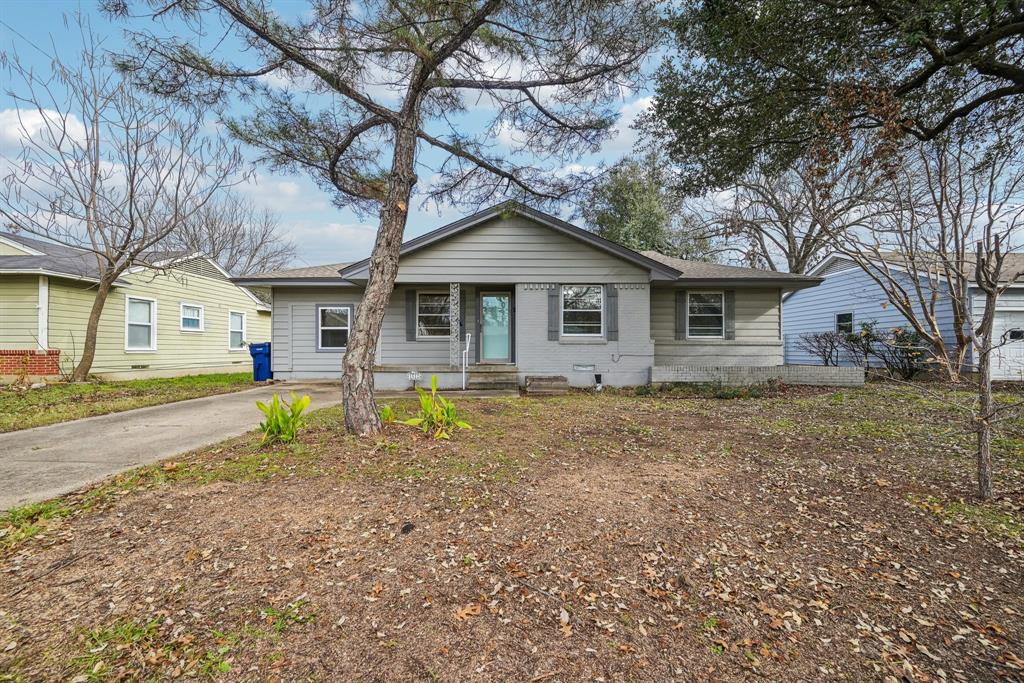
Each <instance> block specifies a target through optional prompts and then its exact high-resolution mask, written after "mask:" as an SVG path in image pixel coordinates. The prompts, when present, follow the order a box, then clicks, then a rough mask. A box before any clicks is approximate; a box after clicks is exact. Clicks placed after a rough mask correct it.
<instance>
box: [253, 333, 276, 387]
mask: <svg viewBox="0 0 1024 683" xmlns="http://www.w3.org/2000/svg"><path fill="white" fill-rule="evenodd" d="M249 355H250V356H252V381H254V382H266V381H267V380H268V379H273V378H274V373H273V372H271V370H270V342H263V343H261V344H249Z"/></svg>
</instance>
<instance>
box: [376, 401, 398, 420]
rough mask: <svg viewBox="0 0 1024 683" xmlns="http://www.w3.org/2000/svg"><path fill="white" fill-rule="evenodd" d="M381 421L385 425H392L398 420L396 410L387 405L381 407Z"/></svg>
mask: <svg viewBox="0 0 1024 683" xmlns="http://www.w3.org/2000/svg"><path fill="white" fill-rule="evenodd" d="M380 419H381V422H383V423H384V424H391V423H392V422H394V421H395V420H397V419H398V418H397V417H396V416H395V409H394V408H392V407H391V406H390V405H388V404H386V403H385V404H384V405H382V406H381V407H380Z"/></svg>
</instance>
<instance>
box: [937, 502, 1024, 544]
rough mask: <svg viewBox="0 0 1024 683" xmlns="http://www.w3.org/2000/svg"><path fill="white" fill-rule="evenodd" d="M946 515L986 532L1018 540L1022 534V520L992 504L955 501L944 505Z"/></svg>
mask: <svg viewBox="0 0 1024 683" xmlns="http://www.w3.org/2000/svg"><path fill="white" fill-rule="evenodd" d="M945 509H946V513H947V514H950V515H956V516H958V517H961V518H963V519H965V520H967V521H968V522H970V523H971V524H974V525H976V526H979V527H981V528H983V529H985V530H986V531H988V532H990V533H994V534H998V535H1001V536H1009V537H1010V538H1020V537H1021V533H1024V520H1022V519H1021V518H1020V517H1019V516H1017V515H1014V514H1013V513H1011V512H1008V511H1006V510H1000V509H998V508H997V507H995V506H994V505H992V504H983V505H975V504H973V503H965V502H963V501H956V502H953V503H950V504H948V505H946V508H945Z"/></svg>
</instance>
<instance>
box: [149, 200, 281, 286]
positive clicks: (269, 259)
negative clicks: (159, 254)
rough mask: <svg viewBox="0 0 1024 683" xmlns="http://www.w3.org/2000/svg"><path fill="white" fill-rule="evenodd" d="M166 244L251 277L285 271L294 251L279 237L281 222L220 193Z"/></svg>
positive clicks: (231, 271)
mask: <svg viewBox="0 0 1024 683" xmlns="http://www.w3.org/2000/svg"><path fill="white" fill-rule="evenodd" d="M168 243H169V244H171V245H173V246H175V247H176V248H179V249H182V250H185V251H198V252H201V253H203V254H205V255H207V256H209V257H210V258H212V259H213V260H214V261H216V262H217V263H219V264H220V265H221V267H223V268H224V269H225V270H227V271H228V272H229V273H231V274H232V275H251V274H253V273H260V272H266V271H270V270H277V269H278V268H284V267H285V266H287V265H288V264H289V263H290V262H291V261H292V259H294V258H295V252H296V247H295V243H294V242H292V241H291V240H289V239H287V238H285V237H282V235H281V225H280V218H279V217H278V215H277V214H275V213H274V212H273V211H271V210H269V209H263V210H258V209H255V208H253V207H252V205H250V204H248V203H247V202H245V201H244V200H242V199H241V198H240V197H238V196H236V195H234V194H232V193H229V192H223V193H221V194H220V195H219V196H218V197H217V198H216V199H215V200H213V201H210V202H208V203H207V204H206V205H205V206H203V207H202V209H200V210H199V211H197V212H196V213H195V214H194V215H193V216H192V217H191V218H190V219H189V220H188V221H186V222H185V223H184V224H183V225H181V226H180V227H179V228H178V229H177V230H175V231H174V232H173V233H172V234H171V235H170V237H169V238H168Z"/></svg>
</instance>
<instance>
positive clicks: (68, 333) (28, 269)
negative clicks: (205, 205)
mask: <svg viewBox="0 0 1024 683" xmlns="http://www.w3.org/2000/svg"><path fill="white" fill-rule="evenodd" d="M150 260H151V261H154V263H155V265H156V266H159V267H158V268H150V267H138V268H133V269H131V270H130V271H128V272H126V273H125V274H124V275H122V276H121V278H120V279H119V280H118V281H117V283H116V286H115V287H114V289H113V291H112V292H111V294H110V297H109V298H108V299H107V303H106V306H105V307H104V309H103V316H102V318H101V319H100V327H99V336H98V339H97V343H96V357H95V360H94V362H93V365H92V373H93V374H95V375H97V376H99V377H103V378H106V379H127V378H137V377H168V376H174V375H195V374H205V373H215V372H239V371H247V370H249V369H250V368H251V367H252V361H251V359H250V357H249V351H248V348H247V345H248V344H249V343H254V342H264V341H269V340H270V306H268V305H267V304H264V303H263V302H261V301H260V300H259V299H258V298H257V297H256V296H255V295H254V294H253V293H252V292H251V291H250V290H248V289H246V288H244V287H239V286H237V285H235V284H234V283H232V282H231V280H230V279H229V276H228V274H227V273H226V272H225V271H224V270H223V269H222V268H221V267H220V266H219V265H217V264H216V263H215V262H214V261H212V260H211V259H209V258H207V257H205V256H203V255H201V254H183V253H173V254H172V253H167V254H162V255H160V256H158V257H154V256H151V257H150ZM96 282H97V271H96V260H95V257H94V256H93V255H92V254H91V253H90V252H87V251H85V250H81V249H74V248H71V247H67V246H63V245H57V244H52V243H49V242H44V241H41V240H37V239H30V238H27V237H23V236H21V235H12V234H9V233H0V379H7V380H9V379H12V378H14V377H18V376H22V375H27V376H30V377H40V376H42V377H53V376H55V375H59V374H61V372H62V371H63V372H67V371H70V369H71V368H72V367H74V364H75V363H76V362H77V361H78V358H79V355H80V354H81V351H82V347H83V345H84V339H85V327H86V322H87V321H88V318H89V311H90V309H91V307H92V303H93V300H94V292H95V286H96Z"/></svg>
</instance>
